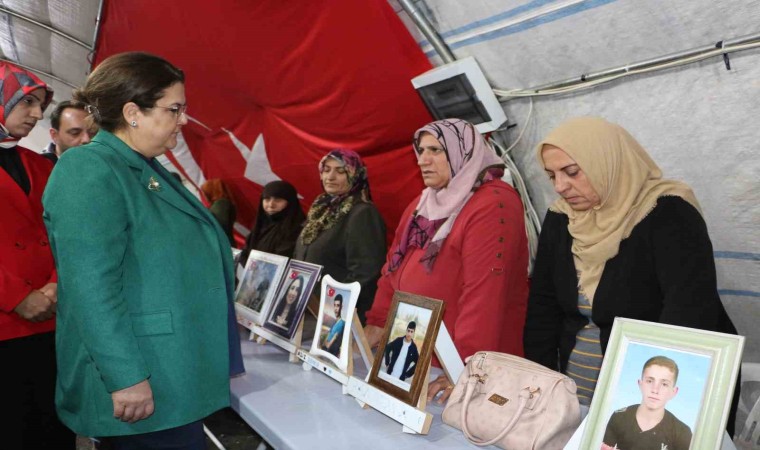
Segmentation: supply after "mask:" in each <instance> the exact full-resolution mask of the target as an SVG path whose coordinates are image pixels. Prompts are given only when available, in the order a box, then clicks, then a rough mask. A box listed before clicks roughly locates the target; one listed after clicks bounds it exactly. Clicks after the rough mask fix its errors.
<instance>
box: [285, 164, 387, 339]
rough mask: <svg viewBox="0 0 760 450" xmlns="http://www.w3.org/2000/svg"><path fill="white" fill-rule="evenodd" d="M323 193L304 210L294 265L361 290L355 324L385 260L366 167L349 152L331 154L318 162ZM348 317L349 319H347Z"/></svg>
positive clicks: (367, 305)
mask: <svg viewBox="0 0 760 450" xmlns="http://www.w3.org/2000/svg"><path fill="white" fill-rule="evenodd" d="M319 174H320V179H321V181H322V189H323V190H324V193H322V194H321V195H319V196H318V197H317V198H316V199H315V200H314V203H313V204H312V205H311V208H310V209H309V213H308V214H307V216H306V224H305V225H304V228H303V231H301V235H300V236H299V237H298V240H297V241H296V249H295V252H294V254H293V258H294V259H298V260H301V261H307V262H311V263H314V264H319V265H321V266H323V267H324V269H323V271H322V273H323V274H329V275H330V276H331V277H333V278H334V279H335V280H336V281H338V282H341V283H351V282H353V281H358V282H359V283H360V284H361V293H360V294H359V300H358V301H357V304H356V310H357V312H358V313H359V319H360V320H361V322H362V324H364V313H366V312H367V310H369V308H370V307H371V306H372V299H374V298H375V290H376V289H377V278H378V277H379V276H380V268H381V267H382V266H383V259H384V255H385V222H383V218H382V217H380V213H379V212H378V210H377V208H376V207H375V205H374V203H372V196H371V195H370V191H369V179H368V178H367V166H365V165H364V162H362V159H361V158H360V157H359V155H358V154H357V153H356V152H354V151H352V150H333V151H331V152H330V153H328V154H327V155H326V156H325V157H324V158H322V160H321V161H320V162H319ZM349 314H353V313H349Z"/></svg>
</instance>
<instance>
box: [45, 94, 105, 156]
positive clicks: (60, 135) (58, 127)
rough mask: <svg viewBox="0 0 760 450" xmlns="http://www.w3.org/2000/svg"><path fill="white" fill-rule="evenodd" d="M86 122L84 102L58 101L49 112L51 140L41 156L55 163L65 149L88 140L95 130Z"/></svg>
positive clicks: (85, 142)
mask: <svg viewBox="0 0 760 450" xmlns="http://www.w3.org/2000/svg"><path fill="white" fill-rule="evenodd" d="M88 122H89V121H88V120H87V111H86V110H85V104H84V103H82V102H77V101H74V100H66V101H63V102H61V103H59V104H58V106H56V107H55V109H54V110H53V112H52V113H51V114H50V126H51V128H50V138H51V139H52V140H53V142H51V143H50V145H48V147H47V148H46V149H45V151H43V152H42V156H44V157H45V158H47V159H49V160H51V161H53V164H55V163H56V162H57V161H58V158H60V157H61V155H62V154H63V152H65V151H66V150H68V149H70V148H72V147H77V146H79V145H84V144H87V143H88V142H90V138H92V136H94V135H95V133H96V130H92V129H91V128H90V126H89V125H88Z"/></svg>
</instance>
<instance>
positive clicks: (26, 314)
mask: <svg viewBox="0 0 760 450" xmlns="http://www.w3.org/2000/svg"><path fill="white" fill-rule="evenodd" d="M57 303H58V284H56V283H48V284H46V285H45V286H43V287H42V288H40V289H37V290H34V291H32V292H30V293H29V295H27V296H26V297H24V299H23V300H21V303H19V304H18V305H17V306H16V308H14V311H15V312H16V314H18V315H19V316H21V318H23V319H25V320H28V321H30V322H44V321H45V320H48V319H51V318H52V317H53V316H54V315H55V307H56V304H57Z"/></svg>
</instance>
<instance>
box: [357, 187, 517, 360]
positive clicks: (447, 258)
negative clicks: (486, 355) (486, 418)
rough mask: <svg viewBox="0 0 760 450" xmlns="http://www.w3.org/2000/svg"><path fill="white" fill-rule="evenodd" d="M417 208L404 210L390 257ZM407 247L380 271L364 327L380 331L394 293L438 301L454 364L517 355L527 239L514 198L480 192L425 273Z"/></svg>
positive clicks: (511, 193) (509, 191)
mask: <svg viewBox="0 0 760 450" xmlns="http://www.w3.org/2000/svg"><path fill="white" fill-rule="evenodd" d="M417 202H419V197H418V198H416V199H415V200H414V201H412V203H410V204H409V206H408V207H407V208H406V210H405V211H404V214H403V215H402V216H401V217H402V218H401V221H400V222H399V227H398V228H397V229H396V236H395V238H394V240H393V244H392V245H391V252H392V251H394V250H395V249H396V248H398V240H399V239H400V237H401V235H402V234H403V233H402V232H403V227H405V226H406V225H407V223H408V221H409V218H410V216H411V214H412V213H413V212H414V208H415V207H416V206H417ZM423 254H424V251H423V250H421V249H418V248H416V247H415V248H412V249H410V250H409V251H408V252H407V254H406V256H405V258H404V260H403V261H402V262H401V267H399V268H398V270H396V271H395V272H391V273H389V272H388V262H387V260H386V264H385V266H383V271H382V276H381V277H380V280H379V281H378V283H377V294H376V295H375V301H374V303H373V305H372V309H371V310H370V311H369V312H368V313H367V324H369V325H376V326H380V327H382V326H384V325H385V319H386V316H387V315H388V309H389V308H390V304H391V300H392V297H393V293H394V291H395V290H400V291H405V292H410V293H413V294H419V295H424V296H426V297H431V298H436V299H439V300H443V301H444V302H445V303H446V307H445V311H444V314H443V322H444V323H445V324H446V328H448V330H449V333H451V335H452V336H451V337H452V339H453V340H454V345H455V346H456V348H457V350H458V351H459V355H460V356H461V357H462V359H464V358H466V357H468V356H470V355H472V354H474V353H475V352H477V351H480V350H491V351H499V352H504V353H511V354H513V355H519V356H522V354H523V338H522V336H523V326H524V324H525V311H526V304H527V300H528V241H527V237H526V234H525V222H524V218H523V207H522V203H521V202H520V198H519V196H518V195H517V192H516V191H515V190H514V189H513V188H512V187H511V186H509V185H507V184H506V183H504V182H502V181H501V180H496V181H491V182H488V183H486V184H484V185H483V186H481V187H480V188H479V189H478V190H477V191H476V192H475V194H473V196H472V197H470V199H469V201H468V202H467V204H466V205H465V206H464V208H462V211H461V212H460V214H459V217H457V219H456V221H455V222H454V226H453V228H452V230H451V233H449V235H448V237H447V238H446V240H445V241H444V243H443V246H442V247H441V250H440V253H439V254H438V257H437V259H436V260H435V264H434V265H433V270H432V272H431V273H427V272H426V270H425V267H424V265H423V264H422V263H420V262H419V260H420V258H421V257H422V256H423Z"/></svg>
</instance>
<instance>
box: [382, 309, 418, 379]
mask: <svg viewBox="0 0 760 450" xmlns="http://www.w3.org/2000/svg"><path fill="white" fill-rule="evenodd" d="M416 329H417V324H416V323H415V322H409V324H408V325H407V326H406V334H405V335H404V336H399V337H397V338H396V339H394V340H393V342H391V343H390V344H388V345H386V346H385V365H386V366H387V367H388V368H387V373H388V374H389V375H390V376H392V377H393V378H398V379H399V380H401V381H404V380H406V379H407V378H411V377H412V376H414V371H415V369H416V368H417V360H418V359H419V357H420V352H419V350H418V349H417V344H415V343H414V332H415V330H416Z"/></svg>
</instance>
